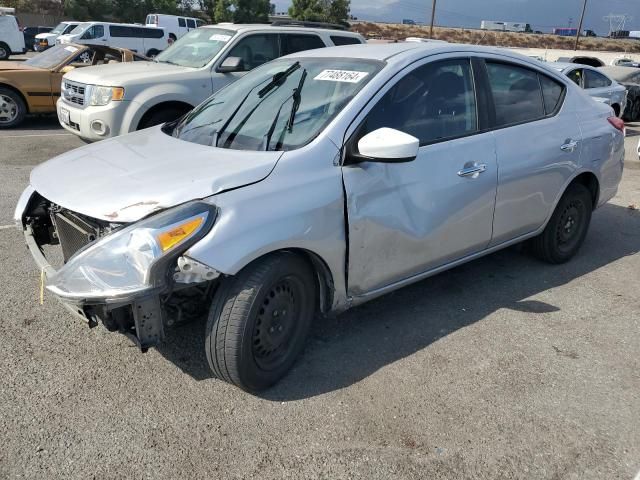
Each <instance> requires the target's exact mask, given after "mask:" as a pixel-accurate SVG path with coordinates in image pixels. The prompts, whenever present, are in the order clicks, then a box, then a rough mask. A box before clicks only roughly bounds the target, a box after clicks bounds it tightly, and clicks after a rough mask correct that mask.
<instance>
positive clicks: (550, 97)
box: [538, 75, 564, 115]
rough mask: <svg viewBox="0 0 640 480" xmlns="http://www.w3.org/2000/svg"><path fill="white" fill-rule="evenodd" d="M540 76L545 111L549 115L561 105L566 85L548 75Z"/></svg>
mask: <svg viewBox="0 0 640 480" xmlns="http://www.w3.org/2000/svg"><path fill="white" fill-rule="evenodd" d="M538 76H539V77H540V86H541V87H542V97H543V100H544V111H545V113H546V114H547V115H551V114H552V113H554V112H555V111H556V110H557V109H558V107H559V106H560V105H559V104H560V102H561V101H562V98H563V94H564V85H562V84H561V83H560V82H557V81H555V80H553V79H551V78H549V77H547V76H546V75H538Z"/></svg>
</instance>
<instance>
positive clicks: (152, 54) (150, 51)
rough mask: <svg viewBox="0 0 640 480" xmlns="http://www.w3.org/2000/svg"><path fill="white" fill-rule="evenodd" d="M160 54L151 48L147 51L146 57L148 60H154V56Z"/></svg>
mask: <svg viewBox="0 0 640 480" xmlns="http://www.w3.org/2000/svg"><path fill="white" fill-rule="evenodd" d="M159 53H160V52H159V51H158V50H156V49H155V48H152V49H151V50H149V51H148V52H147V57H148V58H154V57H155V56H156V55H158V54H159Z"/></svg>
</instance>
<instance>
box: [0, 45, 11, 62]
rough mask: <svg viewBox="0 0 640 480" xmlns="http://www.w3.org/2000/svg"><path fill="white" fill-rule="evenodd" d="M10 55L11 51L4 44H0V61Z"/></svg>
mask: <svg viewBox="0 0 640 480" xmlns="http://www.w3.org/2000/svg"><path fill="white" fill-rule="evenodd" d="M9 55H11V50H10V49H9V47H8V46H7V44H6V43H2V42H0V60H6V59H7V58H9Z"/></svg>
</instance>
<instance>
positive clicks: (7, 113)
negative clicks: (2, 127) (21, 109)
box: [0, 95, 18, 123]
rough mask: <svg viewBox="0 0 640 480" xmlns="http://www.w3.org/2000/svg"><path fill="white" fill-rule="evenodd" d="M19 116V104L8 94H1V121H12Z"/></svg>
mask: <svg viewBox="0 0 640 480" xmlns="http://www.w3.org/2000/svg"><path fill="white" fill-rule="evenodd" d="M17 116H18V105H16V103H15V102H14V101H13V99H11V98H10V97H8V96H6V95H0V123H9V122H12V121H13V120H14V119H15V118H16V117H17Z"/></svg>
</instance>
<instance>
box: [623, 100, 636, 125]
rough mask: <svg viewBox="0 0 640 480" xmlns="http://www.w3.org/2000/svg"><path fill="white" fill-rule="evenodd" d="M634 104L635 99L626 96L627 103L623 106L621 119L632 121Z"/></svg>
mask: <svg viewBox="0 0 640 480" xmlns="http://www.w3.org/2000/svg"><path fill="white" fill-rule="evenodd" d="M634 106H635V101H634V99H632V98H627V105H626V106H625V107H624V113H623V114H622V120H624V121H625V122H632V121H633V120H634V110H633V109H634Z"/></svg>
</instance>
